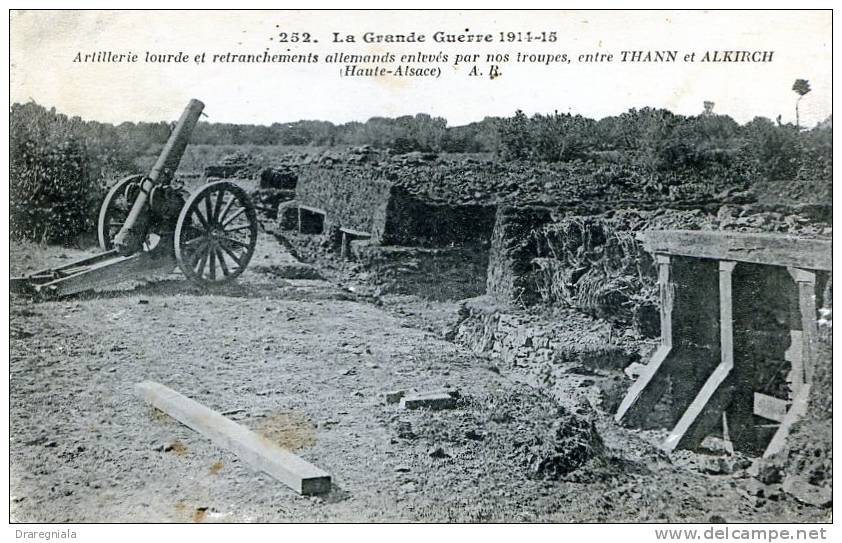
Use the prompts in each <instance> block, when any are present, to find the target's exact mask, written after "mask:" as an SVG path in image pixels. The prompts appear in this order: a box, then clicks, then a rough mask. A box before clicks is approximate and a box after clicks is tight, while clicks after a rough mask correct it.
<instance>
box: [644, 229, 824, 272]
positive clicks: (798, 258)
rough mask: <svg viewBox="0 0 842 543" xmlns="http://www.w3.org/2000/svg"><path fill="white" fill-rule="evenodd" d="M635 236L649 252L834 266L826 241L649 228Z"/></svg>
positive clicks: (815, 267) (821, 267)
mask: <svg viewBox="0 0 842 543" xmlns="http://www.w3.org/2000/svg"><path fill="white" fill-rule="evenodd" d="M638 238H639V239H640V240H641V241H643V245H644V248H645V249H646V250H647V251H649V252H651V253H660V254H669V255H677V256H690V257H696V258H712V259H716V260H735V261H738V262H750V263H754V264H768V265H772V266H786V267H796V268H805V269H809V270H825V271H831V270H832V269H833V265H832V258H831V247H832V244H831V242H830V241H829V240H817V239H807V238H799V237H795V236H783V235H779V234H748V233H742V232H720V231H700V230H649V231H646V232H641V233H640V234H638Z"/></svg>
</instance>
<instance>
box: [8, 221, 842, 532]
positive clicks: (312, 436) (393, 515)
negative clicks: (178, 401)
mask: <svg viewBox="0 0 842 543" xmlns="http://www.w3.org/2000/svg"><path fill="white" fill-rule="evenodd" d="M85 252H86V251H81V250H70V249H60V248H55V247H49V248H41V247H38V246H35V245H15V244H13V245H12V254H11V266H12V270H11V271H12V274H13V275H15V274H18V273H22V272H25V271H31V270H34V269H36V268H37V267H40V266H42V265H54V264H61V263H65V262H67V259H68V258H76V257H79V256H82V255H84V254H85ZM281 276H285V277H281ZM290 277H313V275H312V274H311V273H310V272H309V271H308V270H307V269H306V268H302V267H301V265H299V264H297V263H296V262H295V261H294V260H293V259H292V258H291V257H290V256H289V255H288V254H286V253H284V252H283V251H282V249H281V248H280V247H279V246H278V245H277V243H275V242H274V240H273V239H272V238H271V237H269V236H264V237H262V238H261V239H260V241H259V245H258V252H257V254H256V255H255V259H254V260H253V261H252V264H251V265H250V268H249V269H248V270H247V271H246V272H245V273H244V274H243V276H242V277H241V278H240V279H239V282H238V283H236V284H232V285H229V286H226V287H224V288H221V289H219V290H214V291H202V290H200V289H198V288H196V287H194V286H192V285H190V284H189V283H188V282H187V281H185V280H184V279H183V278H182V277H181V276H180V275H179V274H173V275H172V276H170V277H167V278H164V279H162V280H160V281H157V282H154V283H151V284H145V285H139V286H131V285H129V286H127V287H125V288H123V289H122V290H119V291H114V292H107V293H100V294H96V295H87V296H79V297H75V298H72V299H67V300H60V301H51V302H39V303H34V302H32V301H30V300H28V299H26V298H23V297H13V298H12V300H11V315H10V321H11V326H10V327H11V334H10V336H11V340H10V341H11V345H10V411H11V412H10V425H11V428H10V431H11V436H10V454H11V473H10V480H11V496H10V501H11V504H10V505H11V515H12V519H13V520H15V521H23V522H69V521H73V522H213V521H222V522H285V521H293V522H301V521H351V522H354V521H357V522H385V521H457V522H467V521H527V522H546V521H556V522H558V521H561V522H624V521H625V522H629V521H631V522H635V521H650V522H658V521H660V522H662V521H699V522H708V521H722V520H725V521H731V522H734V521H744V522H752V521H754V522H756V521H766V522H777V521H795V522H802V521H826V520H827V519H828V518H829V514H830V513H829V510H827V509H819V508H814V507H810V506H805V505H801V504H799V503H798V502H796V501H795V500H794V499H792V498H791V497H788V496H787V495H785V494H783V493H778V495H777V496H776V497H775V498H769V499H758V498H757V497H756V496H752V495H750V494H749V493H747V492H746V489H747V487H748V486H749V484H750V481H751V479H750V478H748V477H747V476H746V475H745V473H744V472H741V471H739V470H738V472H737V473H736V474H733V473H731V474H727V473H726V474H714V475H711V474H708V473H703V471H705V470H704V469H697V468H695V467H694V466H695V465H697V464H703V463H704V462H694V461H693V460H694V459H693V458H691V459H690V460H691V461H689V462H688V461H687V456H686V455H685V456H684V457H682V458H683V461H681V462H679V461H678V460H677V459H676V458H674V459H672V460H671V459H669V458H667V457H666V456H664V455H663V454H661V453H659V452H658V451H657V449H656V448H655V447H654V446H653V445H652V438H651V436H648V434H647V433H645V432H637V431H633V430H628V429H623V428H619V427H617V426H616V425H614V423H613V420H612V419H611V416H610V413H605V412H603V411H602V410H601V408H600V404H599V402H598V401H596V402H595V401H593V398H594V397H598V396H599V394H598V392H599V387H600V386H601V385H603V384H604V383H605V381H606V379H608V377H609V376H608V375H607V374H601V373H600V372H594V373H593V374H592V375H590V376H583V375H581V374H576V373H570V374H569V376H568V377H566V378H565V379H566V380H565V379H562V380H561V381H558V382H556V385H555V389H556V390H562V391H567V393H566V395H564V397H562V398H559V397H558V395H556V396H554V397H552V398H550V397H547V396H545V395H543V394H542V393H540V392H539V391H538V390H537V389H535V388H533V387H531V386H529V385H528V384H524V383H523V381H524V376H522V375H519V374H517V373H510V372H507V371H501V370H500V369H499V368H497V367H496V366H495V364H494V361H493V360H489V359H486V358H482V357H478V356H476V355H474V354H473V353H471V352H469V351H468V350H466V349H465V348H463V347H461V346H459V345H457V344H454V343H452V342H448V341H445V340H444V339H443V336H442V334H441V333H440V332H439V331H438V329H444V328H446V326H444V325H441V324H442V321H443V320H446V319H447V318H448V317H447V316H448V315H452V312H451V308H452V306H453V304H447V303H441V304H437V303H430V302H418V301H417V300H412V299H403V298H400V297H396V298H393V299H391V300H386V302H385V303H384V302H382V301H378V300H374V299H372V298H370V297H364V296H360V295H358V294H355V293H354V292H353V291H351V290H349V289H347V288H344V287H339V286H337V285H335V284H332V283H330V282H328V281H324V280H318V279H312V278H310V279H291V278H290ZM439 325H441V326H439ZM143 380H154V381H158V382H160V383H162V384H164V385H167V386H169V387H171V388H173V389H175V390H177V391H179V392H181V393H182V394H185V395H187V396H189V397H191V398H193V399H195V400H197V401H199V402H201V403H203V404H205V405H207V406H208V407H210V408H212V409H214V410H217V411H219V412H222V413H224V414H226V416H229V417H230V418H232V419H233V420H236V421H238V422H239V423H241V424H244V425H247V426H249V427H250V428H252V429H254V430H256V431H258V432H261V433H263V434H264V435H266V436H267V437H268V438H270V439H273V440H275V441H277V442H278V443H280V444H281V445H283V446H286V447H288V448H290V449H292V450H295V451H296V452H297V453H298V454H299V455H301V456H302V457H304V458H305V459H307V460H308V461H310V462H312V463H314V464H315V465H317V466H319V467H321V468H322V469H324V470H326V471H328V472H329V473H331V475H332V476H333V481H334V488H333V490H332V492H331V493H330V494H328V495H326V496H322V497H301V496H298V495H297V494H295V493H294V492H293V491H291V490H289V489H288V488H286V487H285V486H284V485H283V484H281V483H279V482H277V481H275V480H273V479H272V478H270V477H269V476H267V475H264V474H261V473H258V472H255V471H254V470H252V469H251V468H250V467H248V466H247V465H244V464H243V463H242V462H240V461H239V460H238V459H237V457H236V456H234V455H233V454H231V453H229V452H227V451H225V450H222V449H220V448H218V447H216V446H215V445H213V444H212V443H211V442H210V441H209V440H207V439H206V438H204V437H203V436H201V435H199V434H197V433H195V432H193V431H192V430H190V429H188V428H186V427H184V426H182V425H181V424H179V423H178V422H176V421H175V420H173V419H171V418H169V417H168V416H166V415H164V414H162V413H160V412H157V411H156V410H154V409H152V408H150V407H148V406H147V405H146V404H144V403H143V401H141V400H140V399H138V398H137V397H136V396H135V394H134V391H133V389H134V386H135V384H136V383H138V382H140V381H143ZM400 389H404V390H412V389H416V390H419V391H427V390H450V391H458V393H459V396H460V400H459V403H458V404H457V406H456V408H454V409H450V410H442V411H425V410H414V411H407V410H403V409H401V407H400V406H399V405H397V404H387V403H386V402H385V401H384V393H386V392H389V391H393V390H400ZM589 399H590V400H589ZM577 406H579V407H582V408H583V409H584V411H587V412H588V415H587V417H590V418H589V419H587V420H592V421H593V424H594V425H595V426H594V427H595V428H596V429H597V430H598V432H599V434H600V435H601V440H600V442H601V443H600V444H599V447H598V448H597V449H598V450H597V449H594V450H591V449H583V450H584V451H585V453H584V454H585V456H583V457H581V458H579V459H578V460H577V462H579V461H581V462H580V465H579V464H577V465H578V469H575V470H574V471H572V472H570V473H569V474H567V475H565V476H564V477H562V480H559V481H552V480H545V479H544V478H542V477H541V476H540V473H537V472H536V471H535V469H534V468H535V461H536V457H535V454H536V452H535V451H538V452H539V453H540V451H541V450H543V449H542V447H544V445H545V444H546V442H547V439H548V438H547V435H548V434H549V433H551V432H555V431H560V432H564V431H567V429H565V428H559V424H560V423H559V422H558V420H559V418H558V412H557V411H556V409H567V410H568V411H572V410H575V409H578V407H577ZM688 454H689V453H688ZM588 455H590V456H588ZM691 456H692V455H691ZM538 460H540V458H538ZM695 460H698V458H696V459H695ZM571 461H572V460H571ZM708 471H709V470H708Z"/></svg>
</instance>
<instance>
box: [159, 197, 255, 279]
mask: <svg viewBox="0 0 842 543" xmlns="http://www.w3.org/2000/svg"><path fill="white" fill-rule="evenodd" d="M257 230H258V223H257V213H256V212H255V210H254V206H253V205H252V203H251V200H250V199H249V197H248V195H247V194H246V192H245V191H244V190H243V189H241V188H240V187H238V186H237V185H235V184H234V183H231V182H229V181H217V182H215V183H208V184H207V185H204V186H202V188H201V189H199V190H198V191H196V192H195V193H193V194H192V195H191V196H190V198H189V199H188V200H187V203H186V204H184V207H183V208H182V210H181V214H180V215H179V216H178V222H177V223H176V227H175V257H176V260H177V261H178V267H179V268H181V271H182V272H184V275H186V276H187V277H188V278H189V279H192V280H194V281H198V282H201V283H222V282H225V281H230V280H231V279H234V278H235V277H237V276H238V275H240V274H241V273H243V271H244V270H245V269H246V266H247V265H248V263H249V260H251V257H252V255H253V254H254V247H255V245H256V244H257Z"/></svg>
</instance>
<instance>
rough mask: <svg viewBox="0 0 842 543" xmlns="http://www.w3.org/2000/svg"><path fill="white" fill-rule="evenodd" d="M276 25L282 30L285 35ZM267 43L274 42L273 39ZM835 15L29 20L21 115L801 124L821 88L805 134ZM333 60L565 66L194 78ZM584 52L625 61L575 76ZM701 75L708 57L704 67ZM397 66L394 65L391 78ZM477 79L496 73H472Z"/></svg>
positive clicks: (328, 69) (825, 77)
mask: <svg viewBox="0 0 842 543" xmlns="http://www.w3.org/2000/svg"><path fill="white" fill-rule="evenodd" d="M276 25H277V27H276ZM465 29H470V31H471V33H481V34H486V33H490V34H492V35H493V36H494V38H495V39H498V38H499V33H500V32H501V31H503V32H510V31H511V32H517V31H521V32H525V31H531V32H532V33H533V34H536V33H539V32H541V31H544V32H552V31H554V32H557V36H558V40H557V41H556V42H555V43H545V44H540V43H531V44H530V43H520V44H502V43H499V42H497V41H495V42H493V43H490V44H487V43H483V44H479V45H475V44H443V43H435V42H433V41H432V34H433V33H434V32H435V31H437V30H441V31H444V32H447V33H461V32H464V30H465ZM284 30H285V31H289V32H295V31H298V32H310V33H311V34H312V36H313V37H314V38H315V39H318V40H319V42H318V43H314V44H307V45H305V44H300V43H299V44H286V45H281V44H280V43H279V42H278V41H277V39H278V36H277V33H278V32H280V31H284ZM366 31H372V32H376V33H380V34H386V33H392V34H408V33H410V32H413V31H414V32H415V33H416V34H426V35H427V40H428V41H427V42H425V43H423V44H399V45H390V44H367V43H361V42H359V43H355V44H336V43H332V40H331V38H332V34H333V32H340V33H341V34H343V35H344V34H354V35H357V36H362V34H363V33H364V32H366ZM270 38H273V39H272V40H270ZM830 42H831V16H830V12H827V11H826V12H781V11H776V12H682V13H677V12H669V11H659V12H646V13H640V12H624V13H617V12H563V11H562V12H530V13H523V12H504V13H501V12H496V13H495V12H476V11H474V12H467V13H465V12H462V13H460V12H400V13H395V12H377V13H372V12H310V13H302V12H255V11H251V12H204V13H195V12H192V13H191V12H90V11H89V12H47V13H45V12H23V13H20V12H18V13H13V15H12V17H11V53H10V54H11V79H12V81H11V100H12V102H21V101H28V100H35V101H36V102H38V103H39V104H43V105H45V106H48V107H55V108H56V109H58V110H59V111H61V112H63V113H67V114H70V115H80V116H81V117H83V118H85V119H95V120H99V121H106V122H115V123H116V122H121V121H141V120H143V121H158V120H168V121H170V120H174V119H175V118H177V117H178V115H179V114H180V112H181V110H182V109H183V107H184V106H185V105H186V103H187V100H188V99H189V98H199V99H201V100H202V101H203V102H205V104H206V109H205V111H206V113H207V114H208V116H209V117H208V119H207V120H209V121H211V122H234V123H256V124H271V123H273V122H286V121H295V120H299V119H320V120H329V121H333V122H337V123H339V122H346V121H352V120H356V121H365V120H366V119H368V118H370V117H372V116H398V115H405V114H415V113H418V112H425V113H429V114H431V115H434V116H441V117H445V118H446V119H448V121H449V124H450V125H460V124H465V123H468V122H471V121H478V120H481V119H482V118H484V117H486V116H490V115H494V116H508V115H511V114H513V113H514V111H515V110H516V109H522V110H524V111H525V112H526V113H528V114H531V113H535V112H541V113H548V112H552V111H554V110H558V111H560V112H570V113H578V114H582V115H585V116H588V117H593V118H601V117H604V116H607V115H613V114H618V113H621V112H623V111H626V110H628V109H629V108H633V107H636V108H641V107H645V106H652V107H664V108H668V109H670V110H672V111H674V112H677V113H683V114H697V113H699V112H701V110H702V103H703V102H704V101H705V100H709V101H712V102H715V104H716V106H715V111H716V112H718V113H723V114H727V115H730V116H731V117H733V118H735V119H736V120H737V121H739V122H746V121H749V120H751V119H752V118H753V117H755V116H764V117H769V118H772V119H774V118H775V117H776V116H777V115H779V114H780V115H782V117H783V120H784V121H794V118H795V109H794V106H795V99H796V95H795V93H794V92H793V91H792V84H793V82H794V81H795V79H797V78H801V79H807V80H809V82H810V85H811V86H812V89H813V90H812V92H811V93H809V94H808V95H807V96H805V97H804V99H803V100H802V102H801V122H802V124H803V125H806V126H811V125H814V124H815V123H816V122H818V121H820V120H822V119H824V118H826V117H827V116H828V115H829V114H830V112H831V43H830ZM267 48H269V50H270V52H271V53H284V52H286V53H296V54H306V53H308V52H311V53H315V54H318V55H319V56H320V57H322V59H323V58H324V57H325V55H327V54H330V53H336V52H339V51H344V52H347V53H353V54H370V53H384V52H387V51H391V52H393V53H395V54H397V55H400V54H401V53H416V52H423V53H433V54H435V53H438V52H443V53H445V54H447V55H448V56H449V57H450V60H451V63H452V61H453V59H454V56H455V55H456V54H467V53H480V54H482V55H483V56H484V55H485V54H486V53H509V54H510V55H511V56H514V55H515V53H516V52H518V51H520V52H523V53H530V54H559V53H567V54H568V55H570V57H571V58H572V59H573V62H572V63H570V64H558V63H557V64H554V65H551V66H543V65H541V66H536V65H530V64H516V63H508V64H502V65H501V70H502V75H501V76H500V77H498V78H495V79H493V80H492V79H489V78H488V77H487V76H486V77H469V76H468V75H467V73H468V72H469V70H470V64H465V65H460V66H457V67H452V66H450V65H445V66H444V70H443V72H442V75H441V77H440V78H439V79H421V80H416V79H396V78H374V79H369V78H351V77H344V78H341V77H339V70H340V66H341V65H336V64H325V63H318V64H269V65H267V64H261V65H237V64H211V63H209V62H208V63H205V64H201V65H200V64H196V63H194V62H193V60H192V59H193V57H195V55H196V54H199V53H201V52H206V54H207V56H206V59H207V60H210V57H211V55H213V54H219V53H227V52H232V53H237V54H239V53H262V52H263V51H264V50H266V49H267ZM622 50H677V51H679V57H683V56H684V55H685V54H686V53H690V52H697V55H701V54H702V53H703V52H704V51H708V50H710V51H712V50H719V51H723V50H748V51H774V55H773V61H772V62H771V63H748V64H747V63H739V64H738V63H727V64H712V63H700V62H696V63H692V64H691V63H683V62H678V63H650V64H641V63H620V62H616V56H617V55H618V54H619V53H620V51H622ZM99 51H111V52H113V53H129V52H132V53H137V54H139V55H140V56H141V60H142V58H143V55H144V53H145V52H146V51H150V52H153V53H156V54H157V53H174V52H179V51H183V52H186V53H187V54H188V55H189V56H190V59H191V60H190V62H188V63H186V64H178V65H173V64H170V65H163V64H145V63H143V62H137V63H134V64H114V63H112V64H106V63H74V62H73V60H74V57H76V55H77V53H81V54H82V55H85V54H90V53H95V52H99ZM583 53H613V54H614V55H615V62H612V63H599V64H580V63H577V62H576V58H577V57H578V56H579V55H580V54H583ZM697 60H698V57H697ZM396 64H399V62H398V63H396ZM478 68H479V70H481V71H485V70H487V64H486V62H485V61H484V59H483V61H482V62H480V63H478Z"/></svg>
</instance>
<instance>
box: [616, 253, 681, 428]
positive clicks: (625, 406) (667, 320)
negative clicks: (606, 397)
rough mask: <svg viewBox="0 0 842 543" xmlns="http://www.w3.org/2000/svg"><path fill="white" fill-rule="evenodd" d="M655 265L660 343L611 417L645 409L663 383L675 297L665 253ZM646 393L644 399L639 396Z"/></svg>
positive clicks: (628, 415) (655, 400)
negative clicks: (662, 368)
mask: <svg viewBox="0 0 842 543" xmlns="http://www.w3.org/2000/svg"><path fill="white" fill-rule="evenodd" d="M655 262H656V264H657V265H658V292H659V294H660V299H661V344H660V345H659V346H658V349H657V350H656V351H655V353H654V354H653V355H652V358H651V360H650V361H649V363H648V364H647V365H646V367H645V368H644V369H643V371H642V372H641V374H640V376H639V377H638V378H637V380H636V381H635V382H634V383H633V384H632V386H631V387H630V388H629V391H628V392H627V393H626V396H625V398H623V401H622V403H620V407H619V408H618V409H617V413H616V414H615V415H614V420H615V421H617V422H620V421H621V420H623V418H627V417H628V418H632V417H633V413H632V411H634V412H636V413H637V414H638V415H640V414H642V413H645V412H648V411H649V410H650V409H651V407H652V406H654V404H655V403H657V401H658V400H659V399H660V398H661V396H662V395H663V393H664V388H665V385H664V383H663V382H661V381H662V379H659V378H658V377H660V376H657V374H658V373H659V370H660V369H661V366H662V365H663V363H664V361H665V360H666V359H667V358H668V357H669V355H670V352H671V351H672V307H673V301H674V299H675V283H674V278H673V277H672V264H671V260H670V257H669V256H668V255H660V254H658V255H655ZM643 396H647V397H648V398H647V399H646V400H643V399H642V397H643Z"/></svg>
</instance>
